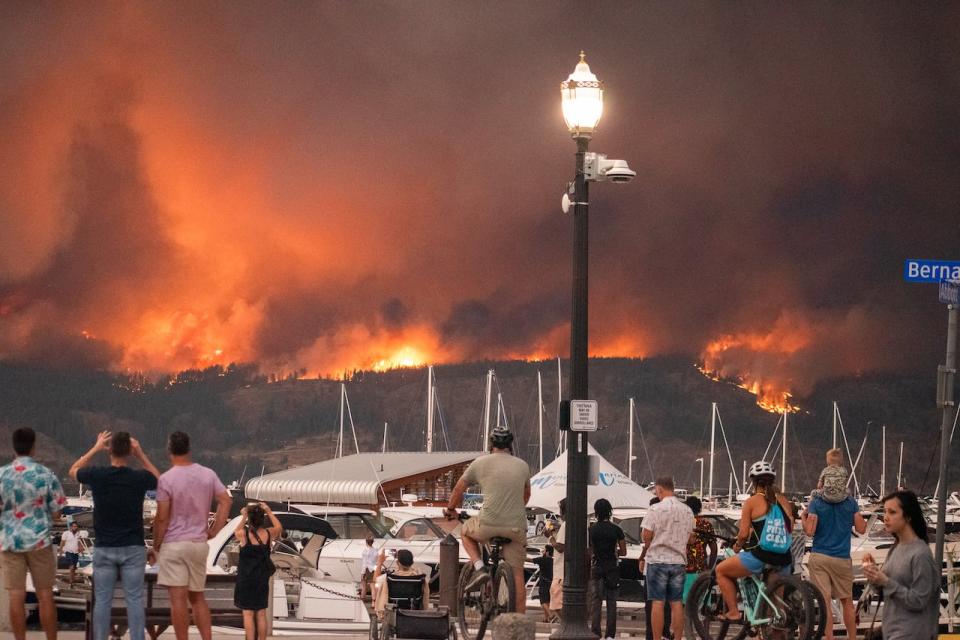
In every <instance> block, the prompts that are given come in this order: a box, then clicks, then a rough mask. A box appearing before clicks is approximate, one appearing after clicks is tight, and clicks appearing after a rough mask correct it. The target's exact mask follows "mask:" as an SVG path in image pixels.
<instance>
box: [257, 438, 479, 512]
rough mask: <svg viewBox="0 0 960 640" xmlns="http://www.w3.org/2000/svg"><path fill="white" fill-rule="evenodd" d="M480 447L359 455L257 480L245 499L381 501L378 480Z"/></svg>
mask: <svg viewBox="0 0 960 640" xmlns="http://www.w3.org/2000/svg"><path fill="white" fill-rule="evenodd" d="M481 455H483V452H481V451H459V452H443V453H425V452H416V451H414V452H387V453H358V454H355V455H352V456H343V457H342V458H333V459H331V460H325V461H323V462H315V463H313V464H308V465H304V466H302V467H295V468H293V469H287V470H285V471H278V472H276V473H270V474H267V475H264V476H261V477H259V478H253V479H251V480H250V481H249V482H247V484H246V486H245V487H244V493H245V495H246V497H247V498H249V499H253V500H277V501H280V502H284V503H286V502H307V503H312V504H325V503H331V504H378V503H379V502H380V501H381V498H382V496H381V495H380V484H381V483H387V482H392V481H395V480H402V479H403V478H408V477H412V476H419V475H422V474H425V473H430V472H431V471H436V470H439V469H444V468H446V467H452V466H454V465H458V464H462V463H464V462H470V461H471V460H473V459H475V458H477V457H479V456H481Z"/></svg>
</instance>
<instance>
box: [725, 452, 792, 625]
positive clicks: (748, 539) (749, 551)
mask: <svg viewBox="0 0 960 640" xmlns="http://www.w3.org/2000/svg"><path fill="white" fill-rule="evenodd" d="M776 479H777V473H776V471H774V470H773V465H771V464H770V463H769V462H767V461H766V460H760V461H758V462H754V463H753V464H752V465H751V466H750V480H751V481H752V482H753V487H754V494H753V495H752V496H750V498H749V499H747V501H746V502H745V503H744V504H743V510H742V511H741V515H740V530H739V532H738V533H737V539H736V542H735V543H734V545H733V550H734V551H737V552H738V553H737V555H735V556H731V557H729V558H727V559H725V560H723V561H721V562H720V563H719V564H718V565H717V569H716V571H717V584H718V585H719V586H720V593H721V595H723V601H724V604H725V605H726V611H727V613H726V615H725V617H726V618H727V619H728V620H733V621H739V620H740V619H741V616H740V614H739V612H738V611H737V586H736V580H738V579H739V578H745V577H747V576H749V575H751V574H759V573H761V572H762V571H763V568H764V566H766V565H771V566H774V567H778V568H779V573H781V574H789V572H790V566H791V563H792V562H793V556H792V555H791V554H790V547H789V542H787V543H786V544H787V548H786V551H785V552H779V553H778V552H774V551H769V550H767V549H764V548H763V546H765V545H764V543H762V542H761V540H762V538H763V537H764V533H763V532H764V525H765V524H767V522H766V521H767V518H768V517H770V518H772V519H773V518H779V522H782V523H783V525H784V527H785V528H786V535H787V536H789V535H790V533H791V531H792V529H793V524H792V518H791V514H792V508H791V505H790V501H789V500H787V498H786V496H784V495H783V494H781V493H780V492H779V491H777V487H776V486H775V485H774V482H775V481H776ZM777 508H779V513H776V509H777ZM771 512H773V513H771ZM771 522H773V520H771Z"/></svg>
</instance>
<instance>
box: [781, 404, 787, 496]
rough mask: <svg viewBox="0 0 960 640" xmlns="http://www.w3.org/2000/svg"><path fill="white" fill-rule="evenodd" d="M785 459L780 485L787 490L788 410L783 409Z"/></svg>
mask: <svg viewBox="0 0 960 640" xmlns="http://www.w3.org/2000/svg"><path fill="white" fill-rule="evenodd" d="M782 453H783V459H782V460H781V461H780V474H781V478H782V480H781V481H780V486H781V487H782V488H783V492H784V493H786V492H787V410H786V409H784V410H783V452H782Z"/></svg>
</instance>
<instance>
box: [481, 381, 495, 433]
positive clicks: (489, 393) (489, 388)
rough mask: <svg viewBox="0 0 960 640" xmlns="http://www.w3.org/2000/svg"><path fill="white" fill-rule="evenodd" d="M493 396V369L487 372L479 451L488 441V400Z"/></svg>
mask: <svg viewBox="0 0 960 640" xmlns="http://www.w3.org/2000/svg"><path fill="white" fill-rule="evenodd" d="M492 396H493V369H490V370H488V371H487V395H486V399H485V400H484V402H483V442H482V443H481V444H480V449H481V450H485V449H486V448H487V442H488V441H489V440H490V400H491V399H492Z"/></svg>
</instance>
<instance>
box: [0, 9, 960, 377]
mask: <svg viewBox="0 0 960 640" xmlns="http://www.w3.org/2000/svg"><path fill="white" fill-rule="evenodd" d="M576 6H578V5H575V4H573V3H559V4H556V3H554V4H549V5H531V6H523V5H520V6H518V5H514V4H511V3H494V4H493V5H490V4H488V3H484V4H483V5H456V6H450V5H447V4H445V5H443V10H442V11H440V10H438V6H434V3H432V2H429V1H428V2H422V3H415V4H413V3H389V2H387V3H383V4H378V5H377V9H376V10H372V9H371V7H370V6H369V5H367V4H365V3H334V2H316V3H306V4H288V5H269V6H267V5H258V4H255V3H233V4H229V5H223V4H217V3H208V2H199V3H191V4H190V5H183V4H177V5H173V4H162V3H161V4H156V3H140V2H103V3H98V4H97V5H79V4H74V5H70V4H61V5H42V6H37V5H30V4H26V5H25V4H22V3H8V4H6V5H4V6H3V7H2V8H0V42H3V43H4V44H3V51H4V55H2V56H0V127H2V130H3V131H4V138H5V139H4V144H3V145H2V146H0V228H2V229H3V233H2V235H0V359H3V358H10V359H27V360H41V361H44V362H50V363H53V364H58V363H60V364H71V365H80V366H92V367H110V368H115V369H125V370H136V371H145V372H149V373H156V372H161V371H172V370H179V369H183V368H187V367H196V366H206V365H209V364H214V363H221V364H226V363H229V362H239V361H257V362H260V363H261V364H262V366H263V367H264V368H265V369H266V370H270V371H277V370H288V371H298V370H303V371H306V372H307V374H308V375H314V374H323V375H336V374H338V373H340V372H342V371H345V370H350V369H355V368H388V367H392V366H413V365H421V364H427V363H441V362H456V361H461V360H470V359H479V358H491V359H492V358H522V359H541V358H551V357H554V356H556V355H565V354H566V353H567V351H568V344H569V325H568V318H569V315H570V313H569V304H570V303H569V300H570V292H569V286H570V284H569V283H570V257H569V256H570V225H569V219H568V218H566V217H565V216H564V215H563V214H561V213H560V211H559V205H558V202H559V195H560V194H561V193H562V191H563V189H564V186H565V184H566V182H567V181H568V180H570V179H571V178H572V168H573V167H572V163H573V145H572V143H571V142H570V140H569V137H568V135H567V134H566V132H565V131H564V128H563V122H562V119H561V116H560V109H559V94H558V91H557V89H558V85H559V82H560V81H561V80H563V79H564V78H565V77H566V75H567V74H568V73H570V71H571V70H572V67H573V65H574V63H575V62H576V60H577V57H576V53H577V51H579V50H580V49H581V48H583V49H586V51H587V53H588V62H590V63H591V64H592V65H593V69H594V71H595V72H596V73H597V74H598V75H599V76H600V77H601V78H602V79H603V80H604V81H605V82H606V84H607V105H606V112H605V115H604V120H603V122H602V125H601V126H602V128H601V131H600V132H599V133H598V134H597V136H596V138H595V140H594V142H593V145H594V146H593V147H592V148H594V149H596V150H598V151H601V152H606V153H609V154H610V155H611V157H624V158H627V159H628V160H629V162H630V163H631V166H633V168H634V169H636V170H637V171H638V174H639V176H638V178H637V180H635V181H634V182H633V183H631V184H629V185H625V186H620V185H595V186H594V187H593V188H592V191H591V204H592V205H593V206H592V207H591V216H592V225H593V226H592V229H591V234H592V235H591V243H592V245H591V247H592V259H591V305H592V306H591V320H590V331H591V334H590V335H591V353H592V354H593V355H596V356H646V355H653V354H657V353H667V352H685V353H689V354H691V355H693V356H696V357H699V358H700V359H702V361H703V362H704V366H705V368H706V369H707V370H709V371H712V372H717V373H718V374H720V375H723V376H732V377H740V378H741V379H743V380H744V381H745V382H746V383H747V384H748V385H752V384H757V385H759V387H758V389H761V388H764V386H765V385H766V386H769V387H770V388H771V389H773V391H772V392H771V393H772V394H773V395H775V396H776V395H782V393H784V392H786V391H788V390H801V391H802V390H804V389H808V388H809V386H810V385H811V384H812V383H813V382H815V381H816V380H818V379H820V378H822V377H824V376H828V375H835V374H841V373H845V372H851V371H859V370H863V369H867V368H881V369H882V368H897V367H919V366H926V364H928V362H927V361H928V360H930V359H932V358H934V357H935V356H934V355H933V354H935V353H937V350H938V349H939V341H938V340H937V339H935V338H936V335H938V334H937V333H936V330H935V328H936V327H937V326H938V324H936V323H935V322H934V320H931V318H933V317H934V313H933V312H934V311H935V310H936V307H935V304H933V303H931V302H930V301H929V300H928V299H927V297H923V296H928V297H929V296H930V295H932V294H930V292H929V291H925V290H924V291H920V289H918V288H916V287H913V288H911V287H910V286H906V285H904V284H903V283H902V282H900V281H899V277H900V276H899V268H900V267H899V265H900V264H902V259H903V258H904V257H947V258H948V257H951V255H950V251H951V250H953V251H955V249H956V246H957V242H956V241H957V239H960V227H958V224H957V220H958V218H957V216H956V214H955V210H956V206H955V203H956V201H957V197H958V196H960V187H958V185H957V183H956V181H955V180H950V179H947V177H952V176H953V175H954V170H953V162H954V161H955V151H956V149H955V145H954V147H951V143H950V138H949V137H945V136H943V135H942V134H943V132H944V131H954V130H955V128H956V127H955V125H956V124H958V123H957V122H956V113H958V112H960V109H958V108H957V107H958V104H960V100H958V91H960V90H958V88H957V85H956V83H952V84H949V83H944V82H942V78H943V73H944V71H943V67H942V61H943V60H955V59H956V57H955V55H954V56H953V57H951V55H952V54H956V53H957V51H956V39H955V38H951V37H949V34H948V33H946V32H945V31H943V27H942V25H944V24H956V19H957V18H958V17H960V16H958V15H957V11H958V10H957V7H956V6H953V7H951V6H938V7H931V8H930V9H929V11H928V12H927V13H926V14H923V15H921V14H920V13H919V12H915V11H914V10H913V9H911V8H910V7H896V6H884V7H870V8H867V7H856V6H854V7H848V6H843V5H837V6H832V5H831V6H819V7H806V8H805V7H789V8H784V7H774V6H769V7H763V8H761V9H756V8H754V9H752V10H750V11H747V10H746V9H745V8H743V7H738V6H736V5H728V6H723V7H717V8H715V9H713V10H711V11H708V12H704V11H702V8H699V7H696V6H695V5H691V6H686V7H684V6H675V5H652V6H638V5H631V6H628V7H624V6H622V4H618V3H612V2H601V3H598V4H597V5H596V7H595V8H594V9H593V10H592V14H593V15H592V19H591V21H590V22H589V23H586V24H582V25H572V24H571V23H570V21H569V20H568V19H567V18H568V16H569V15H570V12H571V11H572V10H573V8H574V7H576ZM828 14H829V15H828ZM880 14H883V15H882V16H881V15H880ZM694 16H695V17H696V19H691V18H692V17H694ZM847 23H854V24H858V25H861V27H860V28H858V30H857V33H856V34H855V35H851V34H850V31H849V29H846V28H845V27H844V25H845V24H847ZM761 25H762V28H761ZM574 28H575V31H576V33H575V34H574V33H573V32H572V30H574ZM574 35H576V36H577V37H576V38H573V36H574ZM574 40H576V42H574ZM733 41H736V42H738V43H739V44H738V47H735V48H731V47H729V46H728V45H729V42H733ZM571 42H574V44H571ZM814 42H815V43H816V46H814V45H813V44H812V43H814ZM906 96H909V99H908V98H907V97H906ZM952 257H954V258H956V256H955V255H954V256H952ZM936 322H939V320H937V321H936ZM761 395H763V394H761Z"/></svg>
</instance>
